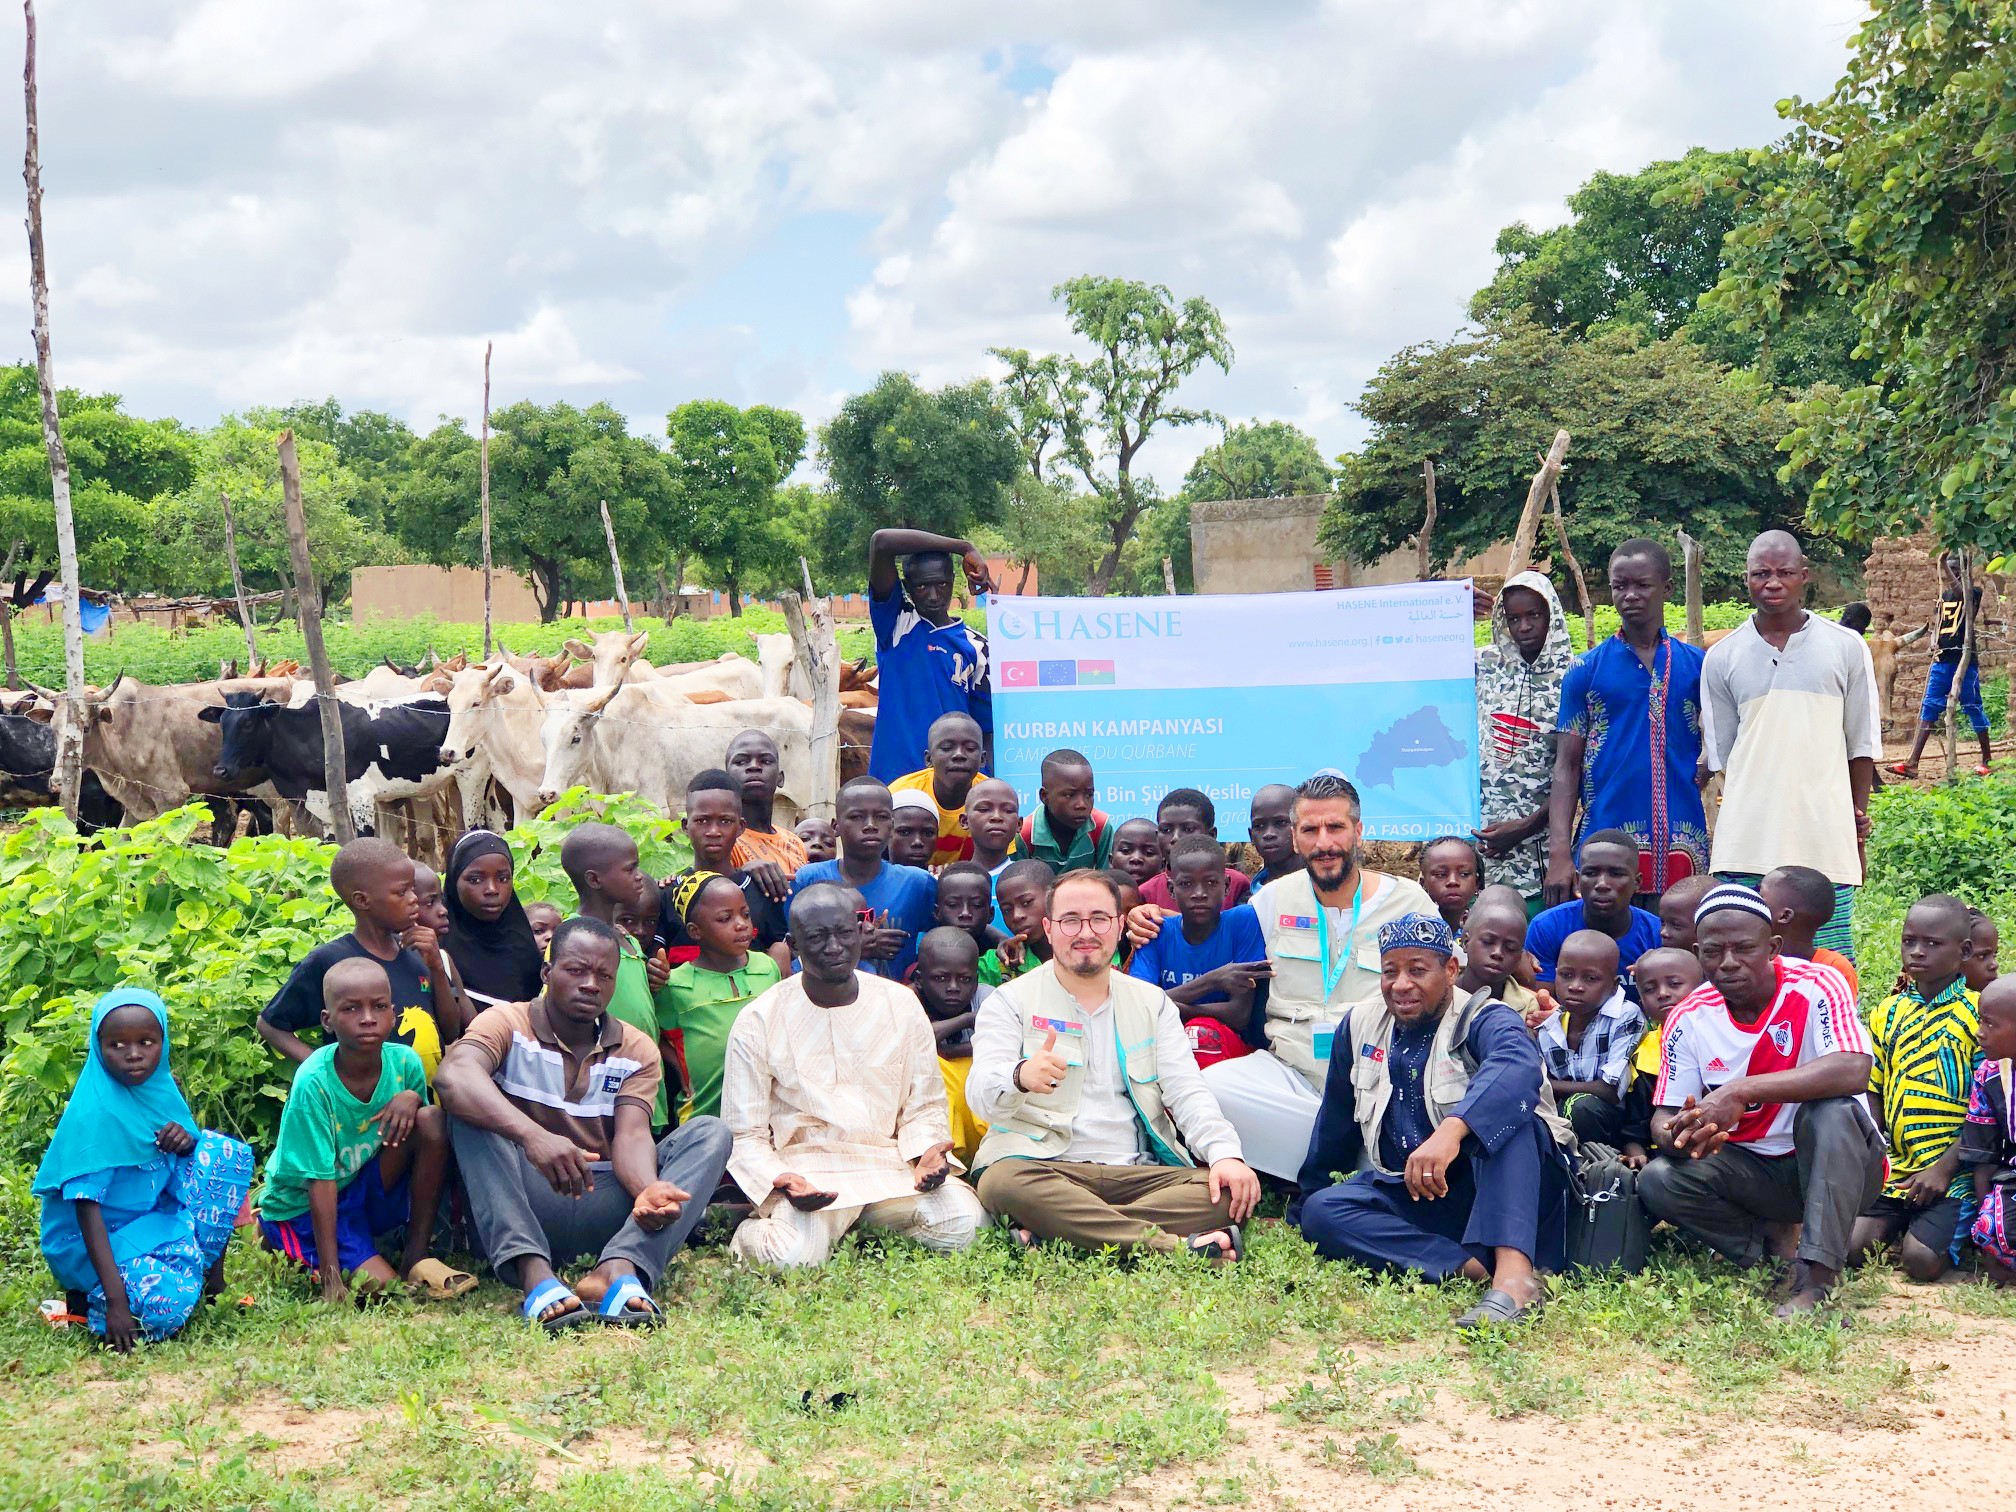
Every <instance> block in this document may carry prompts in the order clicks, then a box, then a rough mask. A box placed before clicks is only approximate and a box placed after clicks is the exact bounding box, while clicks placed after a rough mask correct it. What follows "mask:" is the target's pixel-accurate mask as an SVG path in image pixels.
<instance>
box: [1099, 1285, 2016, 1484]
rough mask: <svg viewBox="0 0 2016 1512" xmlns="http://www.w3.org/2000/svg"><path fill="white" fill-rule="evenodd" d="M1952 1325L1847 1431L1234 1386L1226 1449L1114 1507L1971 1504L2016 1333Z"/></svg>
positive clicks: (2005, 1443)
mask: <svg viewBox="0 0 2016 1512" xmlns="http://www.w3.org/2000/svg"><path fill="white" fill-rule="evenodd" d="M1943 1321H1944V1320H1943V1319H1942V1322H1943ZM1952 1326H1953V1332H1952V1333H1951V1334H1950V1335H1948V1336H1945V1337H1940V1338H1936V1339H1929V1340H1926V1341H1923V1342H1920V1343H1914V1344H1912V1345H1909V1346H1907V1347H1906V1348H1905V1349H1903V1350H1902V1351H1901V1355H1902V1357H1903V1361H1904V1363H1905V1364H1907V1365H1908V1367H1909V1370H1908V1373H1905V1372H1900V1385H1899V1387H1898V1389H1897V1390H1895V1391H1893V1392H1889V1393H1886V1395H1885V1396H1884V1398H1883V1399H1882V1401H1881V1402H1879V1403H1877V1404H1875V1405H1873V1406H1872V1407H1871V1408H1870V1409H1869V1410H1867V1411H1866V1412H1863V1413H1861V1414H1858V1415H1856V1416H1855V1417H1854V1418H1853V1420H1852V1421H1850V1422H1848V1423H1847V1424H1845V1425H1844V1424H1841V1423H1839V1422H1837V1421H1815V1420H1814V1419H1815V1418H1817V1417H1820V1416H1821V1414H1820V1413H1817V1412H1812V1411H1804V1410H1802V1405H1801V1403H1800V1401H1799V1400H1798V1399H1797V1398H1792V1399H1789V1400H1788V1399H1786V1398H1784V1397H1780V1398H1778V1400H1777V1405H1776V1407H1775V1409H1773V1410H1772V1411H1771V1412H1770V1413H1769V1414H1768V1417H1767V1418H1766V1419H1765V1420H1764V1421H1751V1420H1750V1419H1748V1418H1745V1417H1742V1416H1735V1415H1726V1414H1702V1415H1700V1416H1699V1417H1696V1418H1692V1419H1689V1420H1679V1421H1666V1422H1662V1421H1659V1420H1656V1419H1654V1420H1649V1421H1625V1422H1619V1421H1616V1420H1615V1419H1614V1418H1613V1417H1612V1416H1610V1415H1607V1414H1606V1413H1605V1412H1604V1411H1603V1410H1602V1406H1601V1404H1600V1403H1599V1402H1591V1403H1589V1404H1587V1405H1585V1407H1584V1408H1583V1410H1582V1411H1581V1412H1580V1413H1579V1414H1578V1415H1576V1416H1574V1417H1572V1418H1567V1419H1562V1418H1557V1417H1553V1416H1536V1415H1524V1416H1519V1417H1509V1418H1501V1417H1493V1416H1491V1415H1490V1413H1489V1411H1488V1410H1487V1409H1486V1408H1484V1407H1483V1406H1481V1405H1480V1404H1478V1403H1475V1402H1473V1401H1470V1400H1469V1399H1467V1398H1464V1397H1460V1396H1457V1395H1455V1394H1454V1393H1451V1392H1448V1391H1437V1392H1436V1393H1435V1394H1434V1396H1433V1399H1432V1402H1431V1404H1430V1405H1429V1406H1428V1407H1427V1410H1426V1412H1425V1414H1424V1415H1423V1416H1422V1417H1421V1419H1420V1421H1418V1422H1415V1423H1411V1424H1405V1425H1401V1426H1399V1427H1397V1428H1396V1427H1394V1426H1393V1425H1392V1424H1391V1423H1390V1422H1385V1423H1379V1424H1375V1425H1372V1426H1370V1427H1368V1429H1367V1430H1366V1431H1365V1432H1363V1433H1355V1432H1353V1431H1351V1430H1350V1429H1348V1428H1325V1427H1322V1426H1310V1425H1306V1424H1297V1423H1294V1422H1293V1421H1291V1420H1290V1419H1288V1418H1286V1417H1284V1416H1283V1415H1281V1414H1279V1413H1277V1412H1275V1411H1273V1410H1272V1408H1273V1406H1274V1405H1275V1404H1277V1403H1279V1402H1280V1401H1281V1400H1282V1399H1283V1398H1285V1397H1286V1396H1288V1394H1289V1392H1290V1391H1291V1390H1292V1389H1293V1386H1292V1384H1283V1383H1282V1382H1281V1381H1279V1380H1278V1379H1269V1380H1267V1381H1266V1382H1265V1384H1263V1383H1262V1381H1261V1380H1260V1379H1257V1378H1256V1377H1254V1376H1253V1375H1251V1374H1242V1375H1238V1376H1224V1377H1221V1378H1220V1380H1219V1385H1220V1387H1221V1388H1222V1389H1223V1390H1224V1392H1225V1396H1226V1407H1227V1410H1228V1412H1229V1413H1230V1416H1231V1419H1232V1432H1231V1435H1230V1438H1231V1446H1230V1447H1229V1448H1228V1449H1227V1450H1226V1452H1225V1453H1224V1454H1222V1455H1221V1456H1219V1457H1218V1458H1217V1459H1216V1460H1213V1461H1211V1462H1209V1463H1206V1464H1201V1465H1200V1464H1195V1463H1193V1464H1190V1465H1187V1466H1184V1467H1182V1468H1180V1469H1169V1470H1164V1471H1161V1472H1158V1473H1157V1474H1155V1475H1153V1476H1150V1477H1148V1478H1147V1479H1146V1480H1144V1481H1142V1482H1141V1483H1139V1484H1138V1485H1136V1486H1135V1487H1133V1488H1131V1489H1130V1490H1129V1491H1128V1492H1127V1493H1126V1494H1124V1495H1123V1496H1121V1497H1120V1498H1118V1499H1116V1500H1115V1501H1113V1502H1111V1503H1108V1504H1107V1505H1108V1506H1109V1507H1110V1508H1112V1509H1114V1512H1120V1509H1126V1512H1141V1509H1144V1508H1149V1507H1156V1508H1160V1507H1177V1506H1188V1507H1204V1506H1224V1505H1237V1506H1244V1507H1254V1508H1281V1509H1289V1508H1300V1509H1309V1512H1316V1509H1329V1508H1334V1507H1342V1506H1350V1507H1353V1508H1391V1509H1395V1512H1400V1509H1404V1512H1477V1509H1480V1508H1491V1509H1495V1508H1500V1507H1516V1508H1518V1509H1520V1512H1555V1509H1561V1512H1569V1509H1573V1512H1588V1509H1589V1508H1592V1507H1598V1508H1601V1507H1615V1508H1631V1509H1634V1512H1636V1509H1646V1512H1663V1509H1673V1512H1724V1509H1727V1512H1755V1509H1758V1508H1779V1507H1787V1508H1812V1509H1815V1512H1834V1509H1838V1508H1843V1507H1855V1508H1857V1509H1861V1512H1874V1509H1882V1508H1892V1507H1895V1508H1913V1509H1922V1508H1927V1507H1958V1506H1966V1505H1970V1504H1971V1503H1972V1502H1973V1501H1975V1500H1978V1498H1979V1496H1980V1493H1981V1488H1982V1486H1983V1485H1984V1481H1992V1479H1993V1477H1994V1476H1995V1475H1996V1474H1997V1473H1998V1472H1997V1471H1996V1470H1995V1468H1994V1467H1996V1466H1998V1465H2003V1464H2006V1463H2007V1462H2008V1459H2009V1456H2010V1454H2011V1453H2012V1446H2011V1435H2012V1432H2016V1422H2012V1419H2011V1413H2012V1411H2016V1323H2012V1322H2002V1321H1985V1320H1976V1319H1955V1320H1952ZM1389 1433H1390V1435H1391V1437H1390V1438H1389V1437H1388V1435H1389ZM1326 1440H1328V1441H1329V1443H1328V1445H1327V1447H1326V1442H1325V1441H1326ZM1375 1471H1376V1472H1378V1473H1375Z"/></svg>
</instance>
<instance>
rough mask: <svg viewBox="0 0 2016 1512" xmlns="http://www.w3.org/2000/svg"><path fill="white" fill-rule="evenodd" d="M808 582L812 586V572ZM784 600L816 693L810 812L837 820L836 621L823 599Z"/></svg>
mask: <svg viewBox="0 0 2016 1512" xmlns="http://www.w3.org/2000/svg"><path fill="white" fill-rule="evenodd" d="M806 577H807V581H808V584H809V581H810V577H811V574H810V571H809V569H808V570H807V573H806ZM778 600H779V603H780V604H781V605H782V606H783V609H784V623H785V624H786V625H787V626H789V627H790V630H791V645H792V649H793V650H794V651H796V652H797V655H798V666H799V668H800V669H801V670H802V671H803V672H804V674H805V680H806V683H807V684H808V685H809V686H810V687H811V689H812V741H811V744H812V791H811V793H810V794H809V795H808V797H807V802H806V806H805V812H806V813H807V814H809V815H811V816H813V817H814V818H819V819H831V818H832V817H833V810H834V808H835V806H836V805H837V803H838V801H839V797H840V686H839V681H838V678H837V677H836V675H835V673H836V668H835V666H834V662H835V661H837V660H838V655H837V650H838V647H837V643H835V642H834V639H833V635H834V632H833V616H832V612H831V610H830V609H829V607H828V606H827V605H825V604H823V603H821V602H820V601H819V600H818V599H815V598H810V597H806V598H800V597H799V595H798V594H797V593H796V592H794V591H793V590H791V589H789V588H787V589H785V590H784V592H783V593H782V594H780V595H779V596H778ZM829 645H832V646H834V648H835V651H836V654H835V656H834V657H832V658H831V659H829V658H828V657H827V655H826V649H827V647H828V646H829Z"/></svg>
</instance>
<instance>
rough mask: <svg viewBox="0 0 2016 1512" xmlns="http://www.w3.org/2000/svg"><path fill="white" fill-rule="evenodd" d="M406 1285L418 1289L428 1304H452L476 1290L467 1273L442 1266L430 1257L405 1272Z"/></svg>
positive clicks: (448, 1266) (470, 1276) (474, 1281)
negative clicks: (458, 1298) (423, 1294)
mask: <svg viewBox="0 0 2016 1512" xmlns="http://www.w3.org/2000/svg"><path fill="white" fill-rule="evenodd" d="M406 1284H407V1285H408V1286H417V1287H419V1288H420V1289H421V1290H422V1291H423V1292H425V1293H426V1295H427V1300H428V1301H429V1302H452V1301H454V1300H455V1298H457V1297H461V1296H466V1295H467V1294H468V1293H470V1292H472V1291H474V1290H476V1285H477V1282H476V1278H475V1277H474V1276H472V1275H470V1274H469V1272H467V1271H463V1270H456V1269H455V1268H454V1267H453V1266H451V1265H444V1264H443V1263H442V1262H441V1261H439V1260H436V1259H435V1258H433V1256H431V1255H430V1256H428V1258H426V1259H425V1260H421V1261H419V1262H417V1263H416V1264H415V1265H414V1267H413V1269H411V1270H409V1271H408V1272H406Z"/></svg>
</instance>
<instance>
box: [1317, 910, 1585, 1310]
mask: <svg viewBox="0 0 2016 1512" xmlns="http://www.w3.org/2000/svg"><path fill="white" fill-rule="evenodd" d="M1379 954H1380V975H1381V982H1380V1001H1378V1002H1374V1003H1363V1004H1360V1005H1358V1006H1357V1007H1355V1008H1353V1009H1352V1010H1351V1012H1350V1014H1349V1015H1348V1016H1347V1017H1346V1018H1345V1019H1344V1020H1343V1021H1342V1022H1340V1023H1339V1024H1338V1025H1337V1038H1336V1042H1335V1052H1334V1054H1333V1058H1332V1060H1331V1069H1330V1076H1329V1078H1328V1080H1327V1081H1326V1083H1325V1086H1324V1092H1323V1105H1322V1108H1321V1110H1320V1111H1319V1112H1318V1114H1317V1117H1316V1128H1315V1132H1314V1133H1313V1135H1312V1136H1311V1138H1310V1141H1309V1154H1308V1157H1307V1159H1305V1160H1304V1162H1303V1164H1302V1174H1301V1187H1302V1192H1301V1198H1300V1201H1299V1203H1298V1204H1297V1209H1298V1211H1297V1213H1295V1214H1294V1215H1292V1216H1294V1217H1295V1221H1296V1222H1297V1223H1298V1224H1299V1225H1300V1227H1301V1229H1302V1232H1303V1234H1304V1235H1305V1236H1306V1237H1307V1238H1308V1239H1309V1241H1310V1242H1311V1243H1312V1244H1314V1245H1315V1246H1316V1251H1317V1253H1318V1254H1320V1255H1322V1256H1323V1257H1324V1258H1325V1259H1329V1260H1356V1261H1358V1262H1359V1263H1360V1264H1363V1265H1368V1266H1371V1267H1372V1268H1373V1269H1375V1270H1411V1271H1414V1272H1417V1273H1418V1274H1420V1275H1423V1276H1425V1277H1427V1278H1428V1279H1429V1280H1431V1281H1443V1280H1447V1279H1449V1278H1450V1277H1452V1276H1463V1277H1466V1278H1467V1279H1469V1280H1473V1281H1480V1282H1486V1283H1488V1284H1489V1290H1487V1291H1486V1292H1485V1294H1484V1298H1483V1300H1482V1301H1481V1302H1479V1303H1478V1304H1477V1306H1475V1307H1473V1308H1471V1309H1470V1310H1469V1311H1468V1312H1466V1313H1464V1314H1463V1316H1462V1317H1461V1318H1459V1319H1458V1320H1457V1326H1458V1327H1460V1328H1466V1329H1468V1328H1479V1327H1485V1326H1489V1325H1491V1324H1495V1323H1510V1322H1515V1321H1517V1320H1519V1319H1520V1318H1523V1317H1525V1316H1527V1315H1528V1314H1529V1313H1531V1312H1533V1311H1535V1310H1536V1309H1537V1308H1538V1307H1539V1305H1540V1301H1541V1298H1542V1296H1543V1295H1544V1290H1545V1288H1544V1285H1543V1283H1542V1281H1541V1279H1540V1276H1539V1274H1538V1271H1539V1270H1549V1269H1558V1268H1559V1267H1560V1266H1561V1264H1562V1263H1563V1261H1564V1259H1565V1247H1566V1236H1567V1215H1568V1203H1569V1198H1570V1193H1569V1184H1568V1163H1567V1157H1566V1155H1565V1153H1564V1151H1563V1148H1562V1143H1563V1138H1564V1136H1565V1129H1560V1121H1559V1120H1558V1119H1556V1118H1553V1117H1552V1108H1551V1107H1550V1106H1548V1102H1549V1099H1547V1097H1546V1095H1545V1088H1546V1083H1545V1081H1544V1080H1543V1072H1542V1068H1541V1063H1540V1052H1539V1049H1538V1047H1537V1046H1536V1045H1535V1044H1534V1041H1533V1036H1532V1035H1531V1034H1530V1033H1529V1032H1528V1031H1527V1029H1526V1026H1525V1024H1524V1023H1523V1022H1522V1021H1521V1020H1520V1017H1519V1015H1518V1014H1517V1013H1515V1012H1514V1011H1513V1010H1512V1009H1510V1008H1508V1007H1506V1006H1505V1005H1504V1004H1503V1003H1499V1002H1493V1001H1492V1000H1491V996H1490V993H1489V992H1488V991H1480V992H1477V993H1475V994H1471V995H1468V996H1467V997H1466V996H1463V995H1460V994H1458V992H1457V990H1456V978H1457V975H1458V973H1459V971H1460V969H1461V968H1460V966H1459V964H1458V962H1457V961H1456V959H1455V941H1454V938H1453V937H1452V936H1451V934H1450V931H1449V926H1448V925H1446V924H1445V923H1443V922H1442V920H1441V919H1440V918H1438V917H1435V916H1433V915H1429V914H1411V915H1409V916H1407V917H1406V918H1403V919H1396V920H1394V921H1393V922H1391V923H1389V924H1387V925H1385V926H1383V927H1382V928H1381V929H1380V931H1379ZM1347 1047H1348V1048H1347ZM1557 1129H1559V1130H1560V1132H1558V1133H1557Z"/></svg>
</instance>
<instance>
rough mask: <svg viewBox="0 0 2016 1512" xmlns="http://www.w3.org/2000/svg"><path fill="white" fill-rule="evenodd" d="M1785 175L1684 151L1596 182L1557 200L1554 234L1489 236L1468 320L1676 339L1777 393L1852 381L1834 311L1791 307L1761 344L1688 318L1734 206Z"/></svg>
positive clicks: (1753, 158)
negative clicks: (1562, 217)
mask: <svg viewBox="0 0 2016 1512" xmlns="http://www.w3.org/2000/svg"><path fill="white" fill-rule="evenodd" d="M1789 172H1790V166H1789V164H1788V163H1787V161H1786V160H1785V159H1783V158H1782V157H1781V156H1780V155H1779V154H1777V153H1773V152H1764V153H1751V152H1709V151H1707V150H1706V149H1704V148H1700V147H1696V148H1693V149H1691V150H1690V151H1689V152H1688V153H1687V154H1686V155H1685V156H1684V157H1681V158H1677V159H1668V160H1665V161H1661V162H1656V163H1651V164H1648V165H1647V166H1646V167H1644V168H1642V169H1640V170H1639V171H1638V172H1636V173H1630V174H1621V173H1598V174H1596V175H1594V176H1593V177H1592V178H1590V180H1589V181H1588V182H1587V183H1585V184H1583V185H1582V186H1581V188H1579V189H1577V190H1576V191H1575V192H1574V193H1573V194H1571V195H1570V196H1569V197H1568V208H1569V210H1570V212H1571V218H1570V219H1569V220H1568V221H1567V222H1565V223H1564V224H1562V225H1559V226H1555V227H1552V228H1550V229H1548V230H1545V231H1535V230H1533V229H1532V228H1531V227H1529V226H1527V225H1526V224H1525V222H1523V221H1520V222H1515V223H1514V224H1512V225H1510V226H1507V227H1506V228H1505V229H1504V230H1503V231H1501V232H1499V233H1498V241H1497V245H1496V249H1495V250H1496V251H1497V253H1498V258H1499V263H1498V271H1497V273H1496V274H1495V275H1494V276H1493V277H1492V280H1491V282H1490V283H1489V284H1487V285H1486V286H1485V287H1484V288H1482V289H1480V290H1479V291H1478V292H1477V294H1476V296H1475V297H1474V298H1473V299H1472V300H1471V301H1470V314H1471V318H1472V319H1474V320H1478V321H1483V320H1488V319H1491V318H1492V317H1495V316H1500V315H1510V314H1523V315H1525V316H1526V317H1527V318H1529V319H1531V320H1533V321H1536V322H1537V323H1539V324H1540V325H1543V326H1546V327H1547V328H1548V329H1550V330H1556V331H1564V332H1571V333H1574V334H1578V335H1580V334H1586V333H1588V332H1590V331H1596V330H1602V329H1604V328H1606V327H1608V326H1611V325H1617V324H1622V325H1629V326H1634V327H1636V328H1637V329H1639V330H1640V331H1642V332H1644V333H1645V334H1646V335H1647V336H1651V337H1665V336H1671V335H1674V334H1676V333H1677V332H1680V331H1683V330H1684V331H1685V332H1686V333H1687V335H1688V336H1689V338H1690V339H1692V340H1693V341H1695V342H1697V343H1698V344H1700V345H1701V347H1702V348H1703V349H1704V350H1705V351H1706V352H1707V353H1708V354H1709V355H1710V356H1711V357H1714V358H1715V359H1716V360H1718V361H1720V362H1723V363H1726V364H1728V365H1729V366H1732V367H1750V366H1757V367H1759V369H1760V371H1762V372H1763V373H1764V374H1765V375H1766V376H1768V377H1769V378H1771V379H1772V381H1774V382H1776V383H1780V384H1784V385H1786V386H1788V387H1794V388H1803V387H1805V386H1807V385H1809V384H1812V383H1815V382H1820V381H1827V382H1837V383H1838V382H1856V381H1862V380H1863V379H1866V377H1867V376H1868V371H1867V367H1866V365H1865V364H1862V363H1858V362H1857V361H1856V360H1855V359H1854V358H1853V356H1852V352H1853V348H1854V346H1855V341H1856V335H1855V330H1854V323H1853V320H1852V318H1850V311H1849V309H1848V306H1847V303H1846V301H1844V300H1841V299H1838V298H1832V297H1827V298H1814V299H1808V300H1804V301H1802V302H1801V303H1800V305H1799V306H1798V307H1797V308H1796V309H1793V310H1788V311H1787V315H1786V319H1785V320H1784V321H1783V322H1782V324H1781V327H1780V329H1779V330H1778V331H1777V332H1776V333H1775V334H1774V336H1773V339H1772V340H1770V341H1768V342H1767V341H1766V340H1765V339H1764V337H1763V333H1762V332H1760V331H1758V330H1755V329H1739V328H1738V326H1737V324H1736V323H1735V322H1734V321H1732V320H1731V319H1730V318H1729V317H1728V316H1727V315H1726V314H1725V313H1723V312H1722V311H1720V310H1716V309H1703V308H1701V307H1700V300H1701V296H1702V295H1704V294H1706V293H1707V292H1708V291H1709V290H1710V289H1712V288H1714V287H1715V285H1716V283H1717V282H1718V280H1719V279H1720V278H1721V276H1722V272H1723V269H1724V267H1725V265H1726V263H1725V253H1724V250H1723V243H1724V239H1725V238H1726V237H1727V236H1728V234H1729V232H1731V231H1732V230H1734V229H1735V228H1736V226H1737V225H1738V224H1739V223H1740V222H1741V221H1742V219H1743V216H1744V207H1745V205H1746V204H1747V203H1748V202H1749V201H1750V200H1751V199H1753V198H1754V197H1755V195H1756V194H1757V193H1758V192H1759V190H1760V188H1761V187H1762V186H1764V185H1765V184H1769V183H1776V182H1779V181H1781V180H1783V179H1784V178H1785V177H1786V175H1787V174H1788V173H1789Z"/></svg>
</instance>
